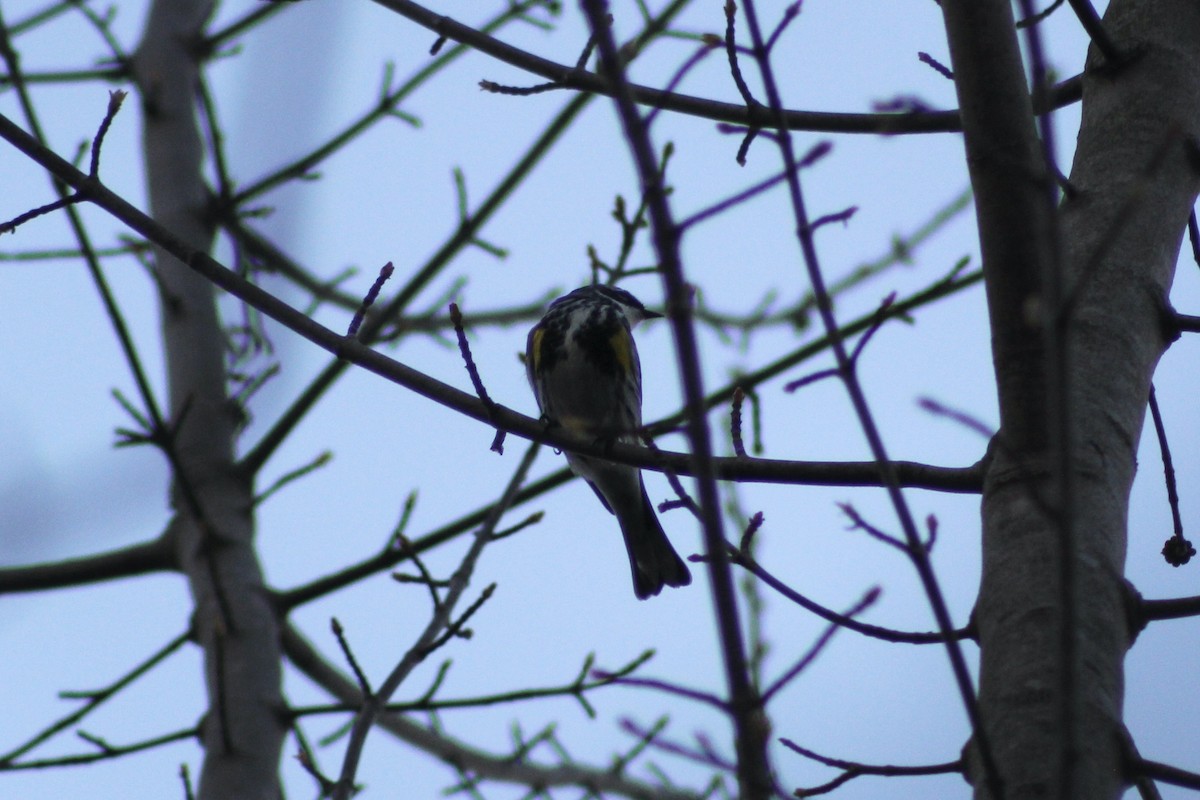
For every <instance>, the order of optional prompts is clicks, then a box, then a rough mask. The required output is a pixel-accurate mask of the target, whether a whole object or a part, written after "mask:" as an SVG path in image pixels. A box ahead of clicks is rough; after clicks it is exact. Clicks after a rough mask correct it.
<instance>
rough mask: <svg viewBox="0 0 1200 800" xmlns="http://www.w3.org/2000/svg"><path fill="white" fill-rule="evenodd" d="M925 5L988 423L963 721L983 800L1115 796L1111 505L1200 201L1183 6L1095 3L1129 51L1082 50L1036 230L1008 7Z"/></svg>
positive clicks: (1190, 43) (1191, 54) (1124, 641)
mask: <svg viewBox="0 0 1200 800" xmlns="http://www.w3.org/2000/svg"><path fill="white" fill-rule="evenodd" d="M942 6H943V10H944V13H945V17H946V24H947V33H948V36H949V39H950V45H951V55H952V60H953V65H954V71H955V76H956V82H957V84H958V91H959V98H960V103H961V105H962V109H963V123H964V135H965V139H966V148H967V154H968V160H969V163H970V167H971V174H972V182H973V184H974V186H975V191H976V196H977V198H978V201H977V202H978V213H979V218H980V219H979V228H980V240H981V248H982V251H983V258H984V263H985V280H986V283H987V288H988V303H989V313H990V315H991V319H992V326H993V361H994V367H995V371H996V378H997V384H998V387H999V398H1000V414H1001V432H1000V434H999V437H998V440H997V442H996V447H995V448H994V452H995V459H994V462H993V464H992V466H991V468H990V470H989V473H988V476H987V480H986V482H985V487H984V498H983V512H982V514H983V576H982V585H981V589H980V596H979V602H978V606H977V608H976V615H975V619H976V623H977V625H978V632H979V641H980V648H981V664H980V705H981V711H982V715H983V719H984V725H985V726H986V729H987V731H988V734H989V739H990V741H991V743H992V747H993V755H994V757H995V759H996V761H997V763H998V764H999V769H1000V773H1001V779H1002V782H1003V785H1004V797H1006V798H1045V797H1054V796H1058V797H1064V798H1068V797H1069V798H1073V797H1087V798H1106V797H1112V798H1115V797H1118V796H1119V795H1120V794H1121V792H1122V789H1123V787H1124V786H1125V785H1126V784H1127V782H1128V781H1127V778H1126V776H1125V775H1123V774H1122V752H1121V744H1120V742H1121V737H1122V733H1123V730H1122V699H1123V690H1124V684H1123V661H1124V655H1125V651H1126V650H1127V649H1128V647H1129V645H1130V641H1131V637H1130V631H1129V629H1128V625H1127V622H1126V613H1125V609H1126V589H1125V583H1124V579H1123V571H1124V560H1125V549H1126V538H1127V513H1128V497H1129V490H1130V486H1131V484H1132V481H1133V477H1134V473H1135V469H1136V453H1137V446H1138V441H1139V438H1140V434H1141V429H1142V422H1143V417H1144V410H1145V405H1146V400H1147V395H1148V391H1149V385H1150V379H1151V376H1152V374H1153V371H1154V368H1155V365H1156V364H1157V362H1158V358H1159V357H1160V355H1161V354H1162V352H1163V350H1164V348H1165V347H1166V345H1167V343H1168V342H1167V337H1166V335H1165V333H1164V332H1165V330H1166V329H1165V327H1164V325H1163V321H1164V312H1165V310H1166V308H1167V305H1166V297H1167V293H1168V291H1169V288H1170V284H1171V281H1172V277H1173V273H1174V267H1175V263H1176V260H1177V257H1178V253H1179V246H1180V242H1181V240H1182V235H1183V231H1184V229H1185V227H1186V224H1187V218H1188V214H1189V212H1190V210H1191V207H1192V204H1193V203H1194V201H1195V197H1196V192H1197V188H1198V186H1200V184H1198V181H1197V171H1196V160H1195V157H1194V154H1195V152H1196V151H1195V147H1196V144H1195V143H1196V141H1198V139H1197V137H1198V136H1200V6H1198V5H1197V4H1196V3H1195V2H1194V0H1115V1H1114V2H1113V4H1112V5H1111V6H1110V7H1109V11H1108V13H1107V15H1106V17H1105V27H1106V28H1107V30H1108V31H1109V33H1110V35H1111V36H1112V38H1113V39H1115V41H1116V42H1117V45H1118V47H1119V48H1120V49H1121V50H1122V52H1124V53H1125V54H1126V55H1127V56H1128V58H1127V60H1126V62H1125V63H1123V64H1122V65H1111V64H1103V63H1102V59H1101V58H1100V57H1099V56H1098V55H1097V54H1096V53H1094V52H1093V53H1092V54H1091V55H1090V56H1089V62H1088V67H1089V68H1088V72H1087V75H1086V77H1085V81H1084V96H1083V122H1082V127H1081V130H1080V134H1079V142H1078V147H1077V151H1076V156H1075V163H1074V165H1073V168H1072V172H1071V177H1070V183H1071V186H1072V190H1071V193H1070V195H1069V199H1068V200H1067V201H1066V202H1065V203H1064V204H1063V206H1062V207H1061V209H1060V210H1059V213H1058V215H1057V217H1056V218H1055V217H1054V216H1053V214H1052V210H1048V209H1047V205H1046V203H1045V200H1044V197H1045V195H1046V191H1045V185H1046V184H1045V181H1046V180H1047V172H1046V170H1045V167H1044V164H1043V163H1042V160H1041V158H1040V156H1039V155H1037V154H1036V153H1033V154H1031V151H1030V148H1031V146H1032V145H1033V143H1034V140H1033V139H1032V138H1031V137H1032V134H1033V131H1034V120H1033V118H1032V116H1031V115H1030V112H1029V110H1028V105H1029V104H1028V100H1027V99H1023V98H1021V97H1018V94H1024V93H1025V92H1026V91H1027V90H1026V88H1025V85H1024V78H1023V72H1022V71H1021V70H1020V61H1019V54H1018V52H1017V47H1016V35H1015V31H1014V30H1013V28H1012V22H1011V16H1010V14H1009V11H1008V2H1007V0H995V2H990V1H989V2H987V3H983V2H965V1H964V0H943V2H942ZM1005 17H1008V19H1007V20H1006V19H1005ZM1022 106H1024V108H1022ZM1018 115H1019V116H1018ZM1055 269H1058V270H1060V271H1059V272H1058V273H1057V276H1058V278H1057V279H1056V278H1055V275H1056V273H1054V272H1053V270H1055ZM1055 280H1058V281H1059V283H1060V284H1061V287H1062V291H1061V293H1059V294H1058V297H1056V296H1055V295H1056V292H1055V290H1054V288H1053V282H1054V281H1055ZM1056 348H1057V351H1056ZM1057 403H1062V404H1065V406H1063V407H1061V408H1060V407H1058V406H1056V404H1057ZM1058 442H1061V443H1062V444H1061V446H1062V448H1063V449H1062V451H1061V452H1062V453H1063V454H1064V455H1065V457H1064V458H1058V457H1057V455H1056V452H1057V450H1056V447H1057V445H1056V443H1058ZM1155 546H1157V545H1155ZM1064 553H1067V554H1069V556H1068V557H1069V558H1070V561H1069V562H1066V566H1067V567H1068V569H1065V570H1064V568H1063V567H1064V561H1063V558H1062V556H1063V554H1064ZM969 775H970V777H971V778H972V781H973V783H974V785H975V786H976V787H977V790H976V792H977V795H978V796H980V797H990V796H991V793H990V791H989V789H988V787H987V785H986V783H985V782H984V781H983V780H982V777H983V776H982V775H980V774H979V761H978V759H977V758H972V759H970V768H969Z"/></svg>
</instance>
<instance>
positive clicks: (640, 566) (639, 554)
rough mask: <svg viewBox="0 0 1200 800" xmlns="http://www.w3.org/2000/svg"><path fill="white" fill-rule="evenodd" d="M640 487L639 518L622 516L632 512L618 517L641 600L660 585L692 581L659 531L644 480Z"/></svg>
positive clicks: (660, 526)
mask: <svg viewBox="0 0 1200 800" xmlns="http://www.w3.org/2000/svg"><path fill="white" fill-rule="evenodd" d="M639 483H640V480H639ZM640 488H641V491H642V513H641V515H640V519H625V518H624V517H625V516H629V517H632V516H633V515H622V516H619V517H618V521H619V522H620V523H621V533H622V534H623V535H624V536H625V549H626V550H628V551H629V567H630V569H631V570H632V571H633V592H634V594H636V595H637V597H638V599H639V600H645V599H646V598H647V597H651V596H653V595H656V594H658V593H659V592H661V591H662V588H663V586H687V585H688V584H689V583H691V582H692V573H691V572H689V571H688V568H687V564H685V563H683V559H681V558H680V557H679V554H678V553H676V552H675V548H674V547H672V546H671V542H670V541H669V540H668V539H667V534H666V533H664V532H663V529H662V525H661V524H659V521H658V514H656V513H655V512H654V505H653V504H652V503H651V502H650V497H649V495H647V494H646V486H645V484H642V485H641V486H640Z"/></svg>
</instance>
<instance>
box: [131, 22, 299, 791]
mask: <svg viewBox="0 0 1200 800" xmlns="http://www.w3.org/2000/svg"><path fill="white" fill-rule="evenodd" d="M213 5H214V4H213V2H212V0H156V2H155V3H154V4H153V6H152V8H151V10H150V14H149V17H148V19H147V23H146V29H145V31H144V33H143V38H142V41H141V44H140V45H139V47H138V50H137V52H136V54H135V57H134V63H133V67H134V74H135V78H136V81H137V85H138V88H139V89H140V91H141V99H142V110H143V115H144V126H145V127H144V133H143V137H144V142H143V144H144V150H145V157H146V172H147V180H148V184H149V201H150V209H151V213H152V215H153V217H154V218H155V220H156V221H158V222H159V223H161V224H162V225H164V226H165V227H167V228H168V229H169V230H171V231H173V232H174V233H175V234H176V235H178V236H180V237H181V238H182V239H184V240H185V241H186V242H187V243H188V244H190V245H191V246H193V247H195V248H197V249H199V250H204V251H207V250H208V249H209V248H210V247H211V244H212V228H211V226H210V225H209V223H208V222H207V216H208V215H207V204H208V199H209V192H208V189H207V187H206V186H205V183H204V179H203V175H202V172H201V163H202V159H203V155H204V152H203V150H204V148H203V143H202V141H201V137H200V134H199V131H198V128H197V120H196V114H195V111H196V99H197V89H198V85H199V84H198V79H199V68H200V58H201V53H200V52H199V50H198V45H199V44H200V42H201V37H202V34H203V31H204V26H205V24H206V23H207V21H208V19H209V17H210V15H211V14H212V11H213ZM155 267H156V272H157V276H158V281H159V288H160V291H161V306H162V330H163V341H164V349H165V356H166V361H167V382H168V391H169V394H170V420H171V423H170V424H171V426H172V429H173V431H174V432H173V435H172V436H171V441H170V444H169V446H168V448H167V450H168V455H169V457H170V458H171V460H172V468H173V475H174V485H173V487H172V503H173V506H174V508H175V518H174V520H173V521H172V524H171V530H170V536H171V537H172V539H173V541H174V544H175V552H176V558H177V560H178V564H179V566H180V568H181V569H182V570H183V571H184V572H185V573H186V575H187V577H188V581H189V585H190V587H191V591H192V595H193V601H194V604H195V614H194V617H193V636H194V637H195V639H196V641H197V642H198V643H199V644H200V646H201V647H202V648H203V650H204V663H205V678H206V686H207V692H208V711H207V713H206V715H205V718H204V722H203V725H202V737H201V738H202V744H203V745H204V748H205V760H204V767H203V769H202V771H201V775H200V785H199V797H200V798H202V800H203V799H204V798H262V799H263V800H274V799H275V798H278V797H280V785H279V777H278V770H279V759H280V755H281V752H282V747H283V739H284V735H285V733H286V724H285V719H284V715H283V710H284V704H283V699H282V695H281V690H280V678H281V670H280V663H281V660H280V659H281V647H280V640H279V625H278V621H277V619H276V616H275V613H274V610H273V609H272V607H271V605H270V603H269V601H268V596H267V592H266V589H265V587H264V585H263V577H262V570H261V568H260V565H259V562H258V558H257V555H256V553H255V551H254V547H253V544H254V543H253V502H252V501H253V487H252V485H251V480H250V478H249V476H248V475H244V474H242V473H241V472H239V470H238V469H237V468H236V463H235V461H234V442H235V435H236V426H237V419H236V409H235V407H234V404H233V403H232V401H231V400H230V398H229V397H228V396H227V395H226V376H225V364H224V359H225V353H226V346H225V334H224V331H223V330H222V328H221V324H220V319H219V316H218V312H217V307H216V295H215V288H214V286H213V285H212V284H211V283H209V282H208V281H207V280H205V279H204V278H203V277H201V276H200V275H199V274H198V273H196V272H194V271H192V270H191V269H189V268H188V267H187V266H186V265H184V264H183V263H181V262H180V261H178V260H177V259H175V258H174V257H172V256H170V255H169V254H167V253H166V252H165V251H163V250H160V249H156V251H155Z"/></svg>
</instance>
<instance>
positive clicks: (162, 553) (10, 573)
mask: <svg viewBox="0 0 1200 800" xmlns="http://www.w3.org/2000/svg"><path fill="white" fill-rule="evenodd" d="M174 566H175V553H174V551H173V549H172V545H171V542H170V541H169V540H168V539H167V538H166V537H159V538H157V539H154V540H153V541H149V542H142V543H140V544H135V545H130V546H129V547H122V548H120V549H119V550H111V551H109V552H107V553H96V554H93V555H87V556H81V557H79V558H68V559H62V560H59V561H50V562H47V563H45V564H29V565H26V566H19V567H3V568H0V595H3V594H13V593H16V592H39V591H46V590H48V589H61V588H63V587H65V586H81V585H83V584H87V583H99V582H101V581H111V580H116V579H118V578H129V577H132V576H134V575H145V574H147V573H149V572H162V571H163V570H169V569H173V568H174Z"/></svg>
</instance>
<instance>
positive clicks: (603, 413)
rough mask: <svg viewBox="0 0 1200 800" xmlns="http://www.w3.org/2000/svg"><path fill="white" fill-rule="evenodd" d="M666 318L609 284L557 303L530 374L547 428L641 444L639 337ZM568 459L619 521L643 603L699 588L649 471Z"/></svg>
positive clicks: (535, 341)
mask: <svg viewBox="0 0 1200 800" xmlns="http://www.w3.org/2000/svg"><path fill="white" fill-rule="evenodd" d="M661 316H662V314H659V313H656V312H654V311H649V310H647V309H646V307H645V306H643V305H642V304H641V302H640V301H638V299H637V298H635V297H634V296H633V295H632V294H630V293H629V292H627V291H625V290H624V289H618V288H616V287H613V286H606V285H602V284H594V285H591V286H584V287H582V288H579V289H576V290H574V291H573V292H570V293H568V294H565V295H563V296H562V297H559V298H558V299H557V300H554V301H553V302H552V303H550V305H549V307H548V308H547V310H546V313H545V315H544V316H543V317H542V319H541V320H540V321H539V322H538V323H537V324H536V325H534V326H533V329H532V330H530V331H529V338H528V340H527V341H526V345H525V369H526V373H527V376H528V378H529V385H530V387H531V388H532V389H533V394H534V397H535V398H536V399H537V404H538V408H539V409H540V410H541V413H542V419H543V421H544V422H545V423H546V424H547V425H550V426H560V427H562V428H564V429H566V430H569V431H573V432H574V433H577V434H580V435H583V436H588V437H591V438H592V439H593V440H594V441H605V442H609V443H612V442H615V441H622V442H629V443H637V442H638V438H637V437H638V430H639V428H640V427H641V425H642V367H641V363H640V362H639V360H638V353H637V346H636V345H635V344H634V341H633V334H632V330H633V328H635V327H636V326H637V324H638V323H639V322H642V321H643V320H646V319H652V318H655V317H661ZM566 457H567V463H568V464H569V465H570V467H571V470H572V471H573V472H574V473H575V474H576V475H578V476H579V477H581V478H583V479H584V480H585V481H587V484H588V485H589V486H591V487H592V491H594V492H595V493H596V496H597V497H599V498H600V502H601V503H602V504H603V505H604V507H605V508H606V509H608V511H609V513H611V514H613V515H614V516H615V517H616V518H617V524H618V525H619V526H620V528H621V534H622V536H623V537H624V539H625V549H626V551H627V552H628V554H629V567H630V570H631V571H632V572H633V592H634V594H635V595H637V598H638V599H639V600H645V599H646V598H648V597H652V596H654V595H657V594H658V593H659V592H661V591H662V588H663V586H687V585H688V584H689V583H691V582H692V575H691V573H690V572H689V571H688V568H687V565H686V564H684V563H683V560H682V559H681V558H680V557H679V554H678V553H676V552H675V548H673V547H672V546H671V542H670V541H669V540H668V539H667V535H666V533H664V532H663V529H662V525H661V524H660V523H659V521H658V515H657V514H656V513H655V511H654V506H653V505H652V504H651V502H650V498H649V496H648V495H647V494H646V485H645V483H644V482H643V481H642V472H641V470H640V469H638V468H637V467H631V466H629V465H627V464H618V463H615V462H612V461H606V460H604V459H602V458H596V457H593V456H583V455H578V454H575V453H570V452H568V453H566Z"/></svg>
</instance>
